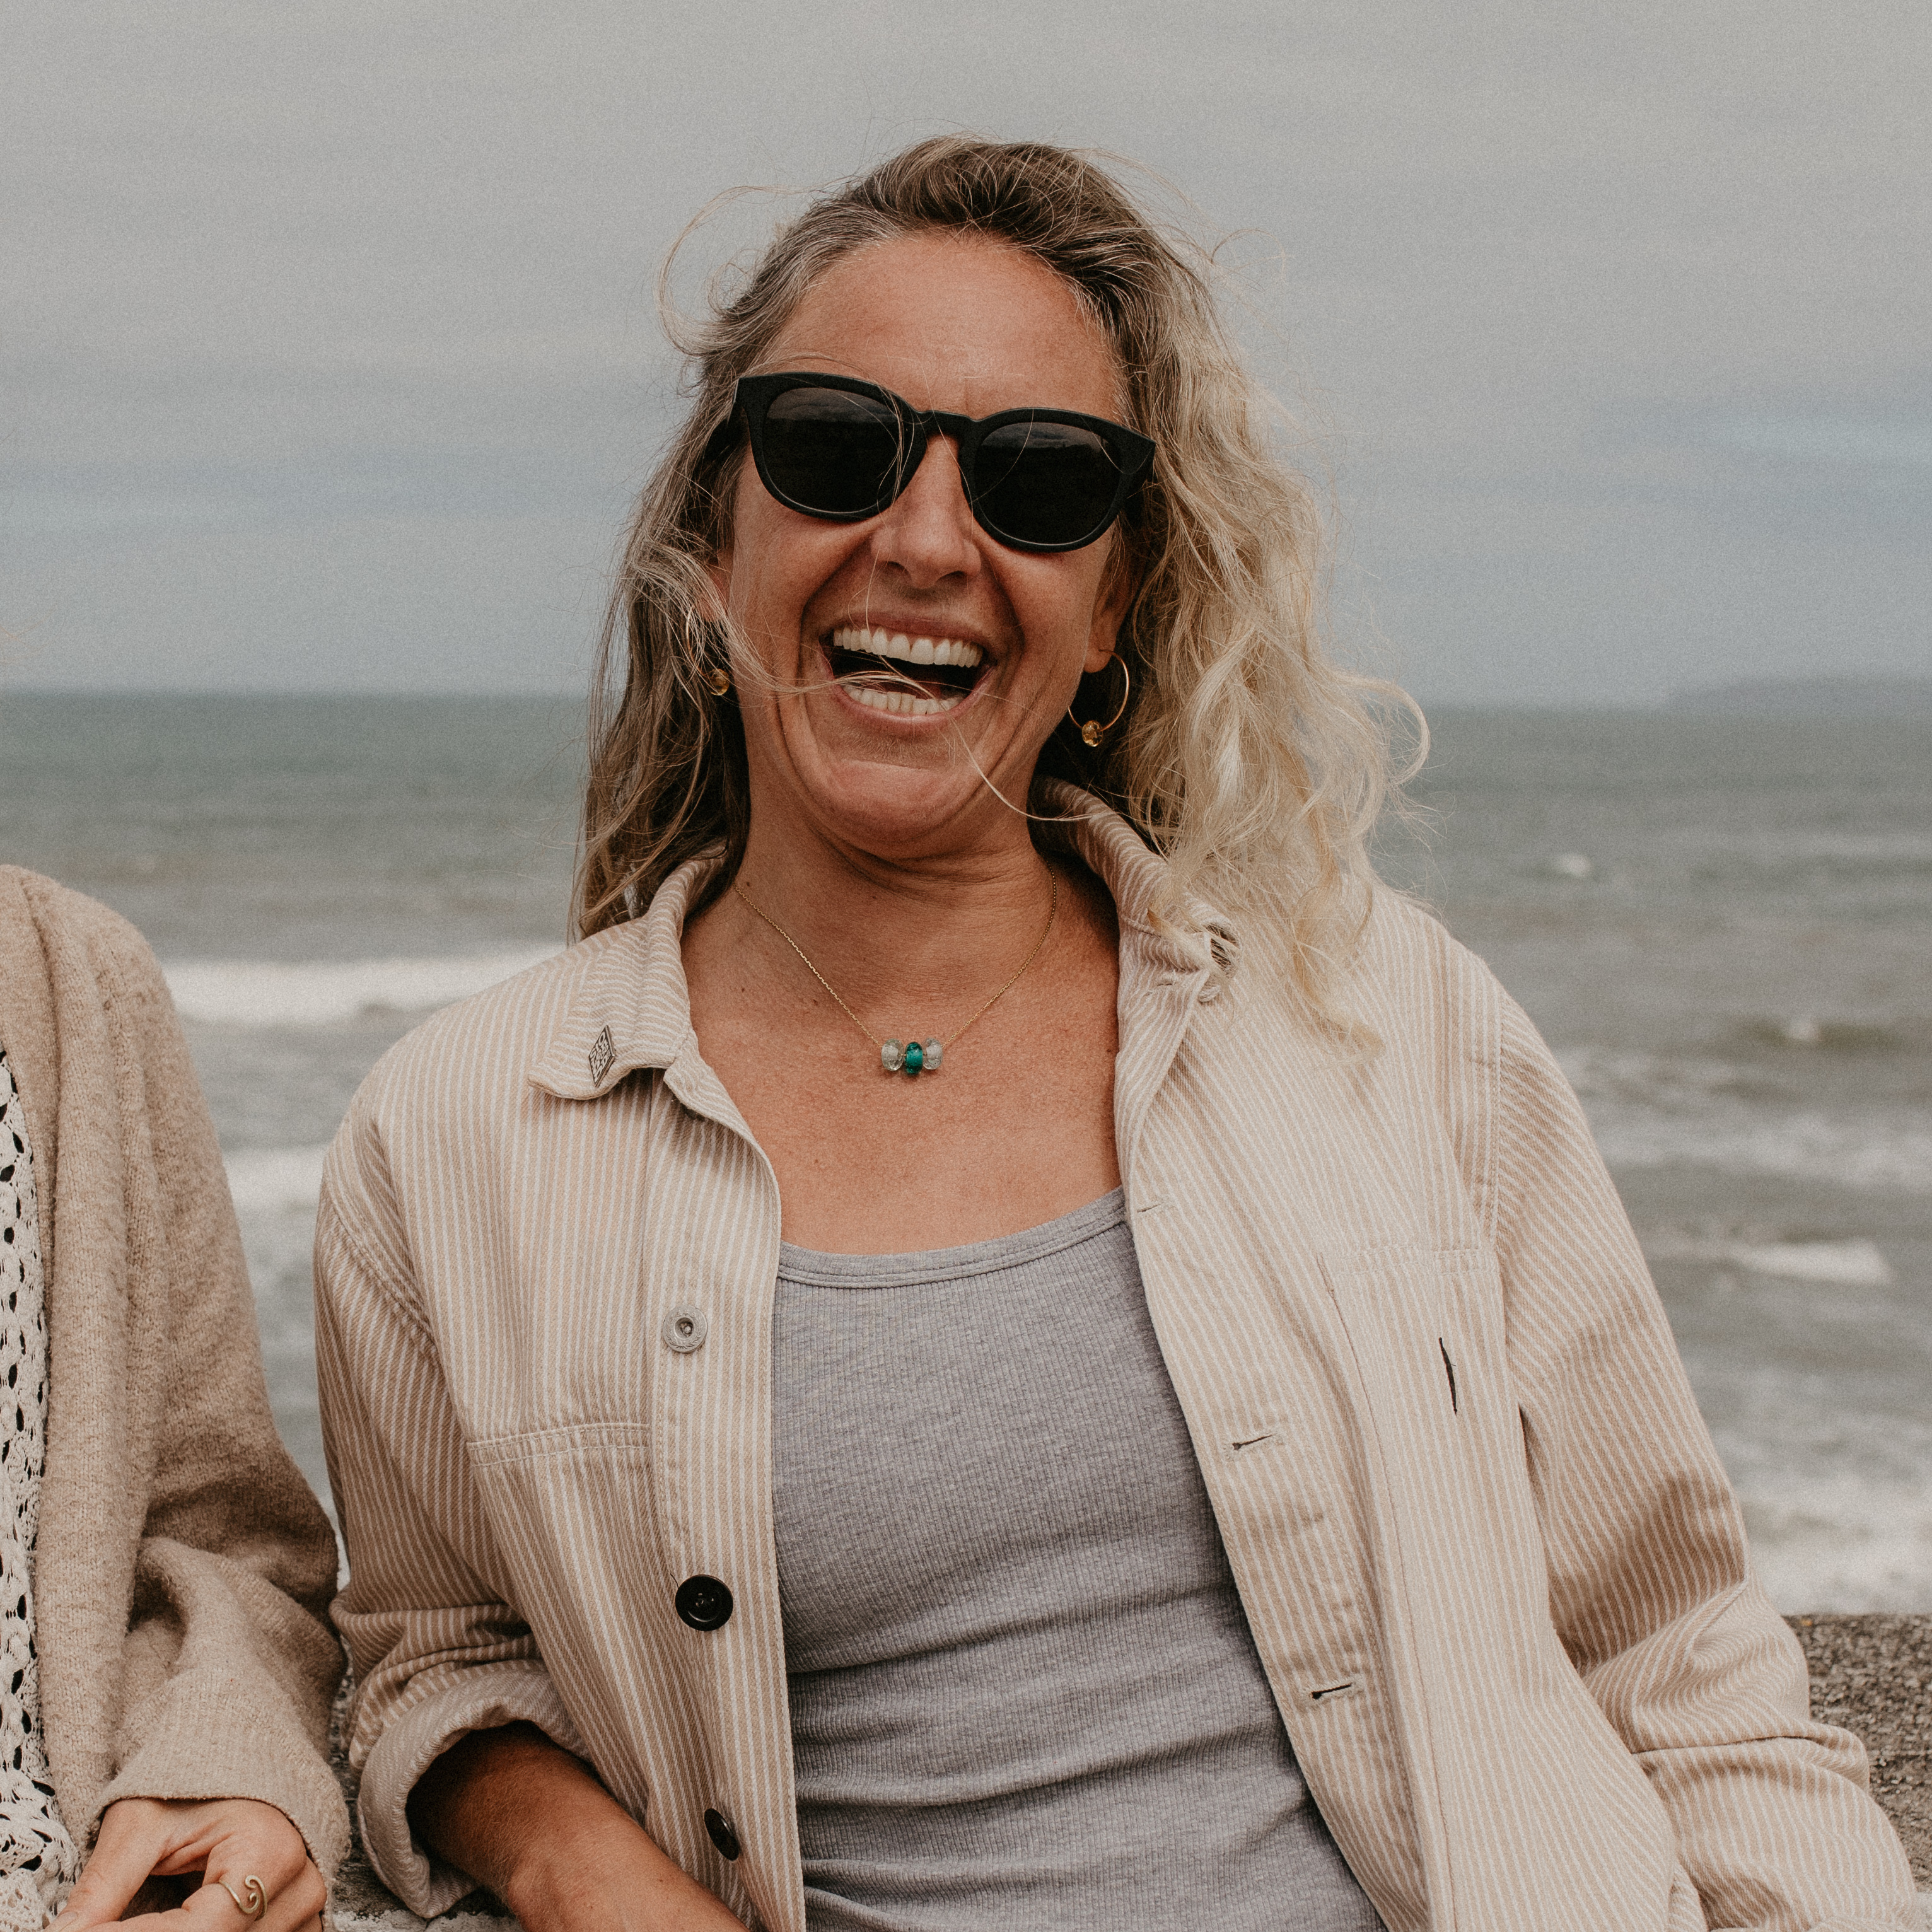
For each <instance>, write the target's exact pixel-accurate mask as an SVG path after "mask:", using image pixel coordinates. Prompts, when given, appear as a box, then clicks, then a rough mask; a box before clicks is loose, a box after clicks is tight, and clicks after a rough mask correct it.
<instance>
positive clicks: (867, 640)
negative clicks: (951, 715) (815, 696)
mask: <svg viewBox="0 0 1932 1932" xmlns="http://www.w3.org/2000/svg"><path fill="white" fill-rule="evenodd" d="M826 644H827V647H828V652H827V654H828V655H829V657H830V659H831V662H832V675H833V676H835V678H836V679H838V682H839V684H840V685H841V686H842V687H843V688H844V689H845V690H846V691H848V692H850V694H851V695H852V696H853V697H856V699H857V700H859V703H861V704H863V705H866V706H869V707H870V708H871V709H873V710H874V711H888V712H896V713H897V714H898V715H900V716H901V717H907V718H929V717H931V716H932V715H933V714H934V713H935V712H941V711H951V710H953V709H956V707H957V706H959V704H960V703H962V702H963V700H965V697H966V696H967V694H968V692H970V691H971V690H972V688H973V686H974V684H976V683H977V682H978V680H979V676H980V663H981V661H982V659H983V658H984V656H985V655H986V653H985V652H983V650H982V649H980V646H978V645H977V644H974V643H967V642H966V641H965V640H964V639H963V638H959V637H908V636H907V634H905V633H904V631H875V630H870V629H868V628H865V627H864V626H862V625H853V626H848V627H847V628H844V629H842V630H837V631H833V632H832V635H831V636H830V637H829V638H828V639H827V640H826Z"/></svg>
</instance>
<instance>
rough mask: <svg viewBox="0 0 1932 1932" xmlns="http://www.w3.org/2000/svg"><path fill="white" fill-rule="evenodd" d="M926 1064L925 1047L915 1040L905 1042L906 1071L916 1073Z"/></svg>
mask: <svg viewBox="0 0 1932 1932" xmlns="http://www.w3.org/2000/svg"><path fill="white" fill-rule="evenodd" d="M925 1064H926V1049H925V1048H924V1047H922V1046H920V1045H919V1042H918V1041H917V1040H907V1042H906V1048H905V1060H904V1067H905V1070H906V1071H907V1073H917V1072H918V1071H919V1069H920V1068H921V1067H923V1066H924V1065H925Z"/></svg>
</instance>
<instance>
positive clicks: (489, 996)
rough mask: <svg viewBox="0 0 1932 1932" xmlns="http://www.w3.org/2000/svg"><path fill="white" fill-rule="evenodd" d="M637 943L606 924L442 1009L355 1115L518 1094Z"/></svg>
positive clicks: (369, 1090)
mask: <svg viewBox="0 0 1932 1932" xmlns="http://www.w3.org/2000/svg"><path fill="white" fill-rule="evenodd" d="M639 944H640V932H639V930H638V929H637V926H634V925H624V926H611V927H607V928H606V929H605V930H604V931H603V932H597V933H593V934H592V935H590V937H589V938H587V939H580V940H579V941H577V942H576V943H575V944H573V945H571V946H567V947H564V948H563V949H562V950H561V951H560V952H558V953H553V955H552V956H550V958H549V959H543V960H539V961H538V963H537V964H536V965H534V966H530V967H526V968H524V970H523V971H522V972H520V973H516V974H512V975H511V977H509V978H508V979H505V980H499V981H498V982H497V983H496V984H495V985H494V986H488V987H486V988H484V990H483V991H482V992H478V993H472V994H471V995H469V997H468V998H466V999H461V1000H458V1001H456V1002H455V1004H453V1005H452V1006H448V1007H444V1008H443V1010H441V1011H440V1012H439V1013H434V1014H433V1015H432V1016H431V1017H430V1018H429V1019H426V1020H425V1021H424V1022H422V1024H421V1025H419V1026H417V1027H415V1028H412V1029H411V1031H409V1032H408V1033H407V1034H404V1036H403V1037H402V1038H401V1040H398V1042H397V1043H395V1046H392V1047H391V1048H390V1049H389V1052H386V1054H384V1055H383V1057H382V1058H381V1059H380V1060H379V1061H377V1063H376V1064H375V1066H374V1067H373V1068H372V1069H371V1070H370V1072H369V1073H368V1076H367V1077H366V1078H365V1080H364V1081H363V1083H362V1087H361V1088H360V1089H359V1091H358V1093H357V1094H356V1100H355V1102H354V1103H353V1106H352V1109H351V1112H352V1114H353V1113H356V1112H361V1113H363V1114H368V1113H370V1112H380V1111H386V1110H389V1109H395V1108H398V1107H403V1108H406V1109H408V1110H410V1112H420V1111H421V1110H422V1109H424V1108H425V1107H434V1109H436V1110H437V1112H444V1111H446V1110H449V1109H455V1110H456V1111H458V1112H461V1111H464V1110H466V1109H467V1108H469V1107H472V1106H478V1105H489V1104H493V1103H494V1101H495V1100H496V1099H497V1098H499V1097H500V1096H501V1095H502V1094H505V1093H506V1092H510V1091H520V1090H521V1089H522V1088H524V1087H525V1086H526V1085H528V1084H529V1078H530V1074H531V1072H532V1069H533V1068H534V1067H535V1065H536V1064H537V1063H538V1061H540V1060H541V1058H543V1056H544V1053H545V1052H546V1051H547V1049H549V1047H550V1044H551V1043H552V1042H553V1040H554V1039H555V1038H556V1034H557V1032H558V1031H559V1028H561V1027H562V1025H563V1024H564V1022H565V1019H567V1018H568V1016H569V1014H570V1013H571V1010H572V1008H573V1007H574V1006H575V1005H576V1004H577V1001H578V1000H579V998H580V996H581V995H582V994H583V991H584V989H585V987H586V985H587V984H588V983H589V982H590V980H592V977H593V976H595V975H599V974H603V973H607V972H608V971H610V969H612V968H616V969H617V970H618V971H620V972H621V971H623V970H624V969H625V965H626V964H627V961H626V956H627V955H628V954H629V953H632V952H634V951H635V950H637V947H639Z"/></svg>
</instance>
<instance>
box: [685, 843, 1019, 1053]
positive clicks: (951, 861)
mask: <svg viewBox="0 0 1932 1932" xmlns="http://www.w3.org/2000/svg"><path fill="white" fill-rule="evenodd" d="M1014 834H1015V835H1013V836H1010V837H1005V838H1001V840H1000V841H999V842H998V844H995V845H992V846H986V845H982V846H980V847H974V848H972V849H969V850H959V851H953V852H942V853H931V854H926V855H922V856H919V857H917V858H913V859H893V860H889V859H881V858H879V857H877V856H874V855H873V854H870V853H861V852H858V851H855V850H847V849H841V847H838V846H837V845H836V844H833V843H832V842H831V841H829V840H826V839H823V838H819V837H817V836H815V835H805V836H802V837H799V836H793V837H770V836H766V837H765V838H760V834H759V829H758V826H757V820H756V819H755V818H754V821H753V826H752V831H751V838H750V839H749V841H748V843H747V845H746V848H745V860H744V863H743V865H742V867H741V868H740V869H739V874H738V877H737V881H736V883H737V886H738V887H739V891H736V892H732V893H729V894H727V895H726V896H725V898H724V900H722V901H719V902H718V905H717V906H716V907H715V908H714V909H713V910H715V912H717V913H718V914H719V915H720V916H721V922H724V923H726V924H727V925H730V926H735V925H736V923H737V921H738V919H739V917H743V918H746V919H749V920H750V921H751V924H752V925H753V926H763V921H761V920H760V919H758V916H757V915H758V914H759V913H763V915H764V918H765V919H768V920H769V921H771V922H773V923H774V924H775V926H778V928H779V929H780V930H781V932H782V934H783V935H784V937H786V938H789V939H790V941H791V942H792V944H793V945H795V946H796V947H797V948H798V949H799V951H801V952H802V953H804V955H805V957H806V959H808V960H809V961H810V962H811V965H813V966H814V968H816V969H817V971H819V972H820V974H823V976H824V977H825V979H826V980H827V981H828V982H829V983H830V984H831V985H832V986H833V987H835V989H837V991H838V995H839V996H840V997H841V998H842V999H844V1001H845V1002H846V1004H847V1005H849V1006H850V1007H853V1008H854V1009H856V1010H857V1011H858V1012H859V1013H865V1010H867V1008H868V1007H872V1008H874V1009H877V1008H878V1007H881V1006H885V1007H891V1006H894V1005H903V1004H904V1002H906V1001H909V1000H910V1001H916V1002H917V1003H918V1004H919V1007H920V1008H921V1010H924V1011H929V1012H932V1013H935V1016H937V1015H938V1014H939V1013H941V1011H943V1010H945V1009H947V1008H950V1007H966V1006H968V1005H969V1004H974V1003H975V1002H976V1001H977V1000H978V999H980V998H984V997H985V994H986V990H987V989H988V987H989V985H991V984H992V983H997V981H998V980H999V979H1000V978H1002V977H1004V975H1005V974H1006V973H1007V972H1008V971H1011V969H1012V967H1013V963H1014V962H1015V961H1016V960H1017V959H1019V958H1020V957H1021V956H1023V955H1024V954H1025V952H1026V951H1027V950H1028V948H1030V947H1032V946H1034V944H1037V942H1038V941H1039V939H1040V933H1041V931H1042V929H1043V926H1044V925H1045V923H1046V919H1047V916H1048V910H1049V905H1050V904H1051V902H1052V884H1053V882H1052V874H1051V873H1050V871H1049V868H1048V866H1047V864H1046V861H1045V860H1044V859H1043V858H1042V857H1041V856H1040V853H1038V852H1037V851H1036V850H1034V846H1033V844H1032V841H1031V838H1028V835H1027V831H1026V827H1025V824H1024V823H1020V824H1019V825H1016V826H1015V827H1014ZM747 900H748V901H750V904H749V905H747V904H746V903H745V901H747ZM753 907H755V908H756V910H755V911H754V910H752V908H753ZM707 917H709V915H708V914H707ZM745 936H748V935H740V937H745ZM762 943H763V944H776V945H778V946H779V947H781V948H782V946H783V941H782V939H781V938H779V935H778V934H776V933H773V932H771V931H770V929H769V927H766V928H765V929H764V931H763V935H762Z"/></svg>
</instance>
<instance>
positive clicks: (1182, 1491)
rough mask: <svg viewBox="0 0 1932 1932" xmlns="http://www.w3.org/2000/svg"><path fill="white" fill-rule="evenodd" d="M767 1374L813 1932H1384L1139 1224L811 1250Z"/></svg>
mask: <svg viewBox="0 0 1932 1932" xmlns="http://www.w3.org/2000/svg"><path fill="white" fill-rule="evenodd" d="M773 1367H774V1371H775V1373H774V1375H773V1378H772V1386H773V1390H774V1408H775V1417H774V1421H775V1462H776V1478H777V1532H778V1580H779V1586H780V1592H781V1603H782V1607H783V1612H784V1637H785V1663H786V1668H787V1672H788V1673H789V1676H790V1696H791V1725H792V1751H793V1759H794V1761H795V1763H796V1775H797V1783H798V1808H799V1833H800V1836H801V1838H802V1845H803V1850H804V1858H805V1906H806V1920H807V1923H808V1925H809V1927H811V1932H847V1928H859V1927H864V1928H867V1932H991V1928H992V1927H998V1928H1000V1932H1034V1928H1041V1932H1045V1928H1049V1927H1051V1928H1052V1929H1053V1932H1067V1928H1073V1927H1082V1928H1085V1927H1092V1928H1094V1932H1175V1928H1180V1927H1194V1926H1199V1927H1212V1928H1214V1932H1289V1928H1295V1932H1376V1928H1379V1926H1380V1924H1381V1921H1379V1919H1378V1918H1377V1917H1376V1914H1375V1912H1374V1909H1373V1907H1372V1906H1370V1903H1369V1901H1368V1900H1367V1897H1366V1896H1365V1895H1364V1893H1363V1891H1362V1890H1361V1887H1360V1886H1359V1885H1358V1884H1357V1883H1356V1882H1355V1876H1354V1874H1353V1873H1351V1872H1350V1870H1349V1868H1348V1867H1347V1865H1346V1864H1344V1863H1343V1859H1342V1856H1341V1854H1340V1852H1338V1851H1337V1849H1336V1848H1335V1845H1334V1841H1333V1840H1332V1839H1331V1838H1330V1837H1329V1835H1328V1831H1327V1829H1326V1828H1325V1826H1324V1825H1323V1823H1322V1819H1321V1817H1320V1816H1319V1814H1318V1813H1317V1812H1316V1808H1315V1806H1314V1804H1313V1802H1312V1800H1311V1799H1310V1797H1309V1795H1308V1790H1307V1786H1306V1785H1305V1784H1304V1783H1303V1781H1302V1778H1301V1772H1299V1770H1298V1769H1297V1768H1296V1766H1295V1756H1294V1753H1293V1751H1292V1749H1291V1748H1290V1747H1289V1741H1288V1736H1287V1733H1286V1732H1285V1731H1284V1730H1283V1728H1282V1723H1281V1718H1280V1714H1279V1712H1277V1710H1276V1708H1275V1704H1274V1697H1273V1695H1272V1694H1271V1692H1270V1691H1269V1688H1268V1680H1267V1678H1266V1677H1265V1676H1264V1674H1263V1673H1262V1667H1261V1660H1260V1659H1259V1657H1258V1656H1257V1655H1256V1652H1255V1646H1254V1641H1253V1638H1252V1637H1250V1635H1249V1633H1248V1626H1247V1619H1246V1617H1245V1616H1244V1615H1243V1613H1242V1610H1241V1600H1240V1598H1239V1597H1238V1595H1237V1594H1236V1592H1235V1584H1234V1580H1233V1578H1232V1576H1231V1575H1230V1574H1229V1569H1228V1562H1227V1558H1226V1554H1225V1553H1223V1549H1222V1547H1221V1539H1220V1534H1219V1532H1218V1531H1217V1529H1216V1527H1215V1523H1214V1511H1213V1509H1212V1508H1211V1505H1210V1504H1209V1502H1208V1493H1207V1491H1206V1490H1205V1487H1203V1485H1202V1480H1201V1472H1200V1470H1199V1466H1198V1465H1197V1464H1196V1461H1195V1457H1194V1452H1193V1447H1192V1445H1190V1442H1189V1439H1188V1434H1187V1424H1186V1422H1185V1421H1184V1419H1183V1418H1182V1416H1181V1410H1180V1406H1179V1405H1178V1403H1177V1402H1176V1401H1175V1396H1174V1391H1173V1388H1172V1385H1170V1383H1169V1380H1168V1376H1167V1370H1166V1366H1165V1364H1163V1361H1162V1360H1161V1356H1160V1349H1159V1348H1158V1347H1157V1345H1156V1343H1155V1341H1154V1328H1153V1325H1152V1323H1151V1322H1150V1320H1149V1319H1148V1312H1147V1304H1146V1299H1145V1295H1143V1293H1142V1287H1141V1278H1140V1270H1139V1265H1138V1264H1137V1262H1136V1259H1135V1255H1134V1245H1133V1235H1132V1233H1131V1232H1130V1230H1129V1229H1128V1227H1127V1224H1126V1220H1125V1216H1124V1211H1123V1208H1122V1205H1121V1196H1120V1195H1119V1194H1118V1193H1114V1194H1111V1195H1109V1196H1107V1197H1106V1199H1103V1200H1100V1201H1097V1202H1093V1203H1091V1205H1089V1206H1088V1207H1085V1208H1082V1209H1080V1210H1079V1211H1078V1212H1077V1213H1075V1214H1069V1215H1067V1216H1066V1217H1064V1218H1063V1219H1061V1220H1058V1221H1054V1222H1050V1223H1048V1224H1047V1226H1045V1227H1042V1228H1035V1229H1031V1230H1030V1231H1028V1232H1027V1233H1025V1234H1022V1235H1013V1236H1010V1238H1007V1239H1005V1240H1002V1241H983V1242H978V1243H976V1244H974V1245H973V1246H971V1247H961V1248H947V1249H941V1250H938V1251H936V1252H935V1253H929V1254H908V1255H882V1256H858V1255H823V1254H816V1253H811V1251H809V1250H805V1249H802V1248H794V1247H790V1246H787V1247H784V1249H783V1250H781V1255H780V1259H779V1262H778V1306H777V1316H776V1328H775V1343H774V1364H773Z"/></svg>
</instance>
